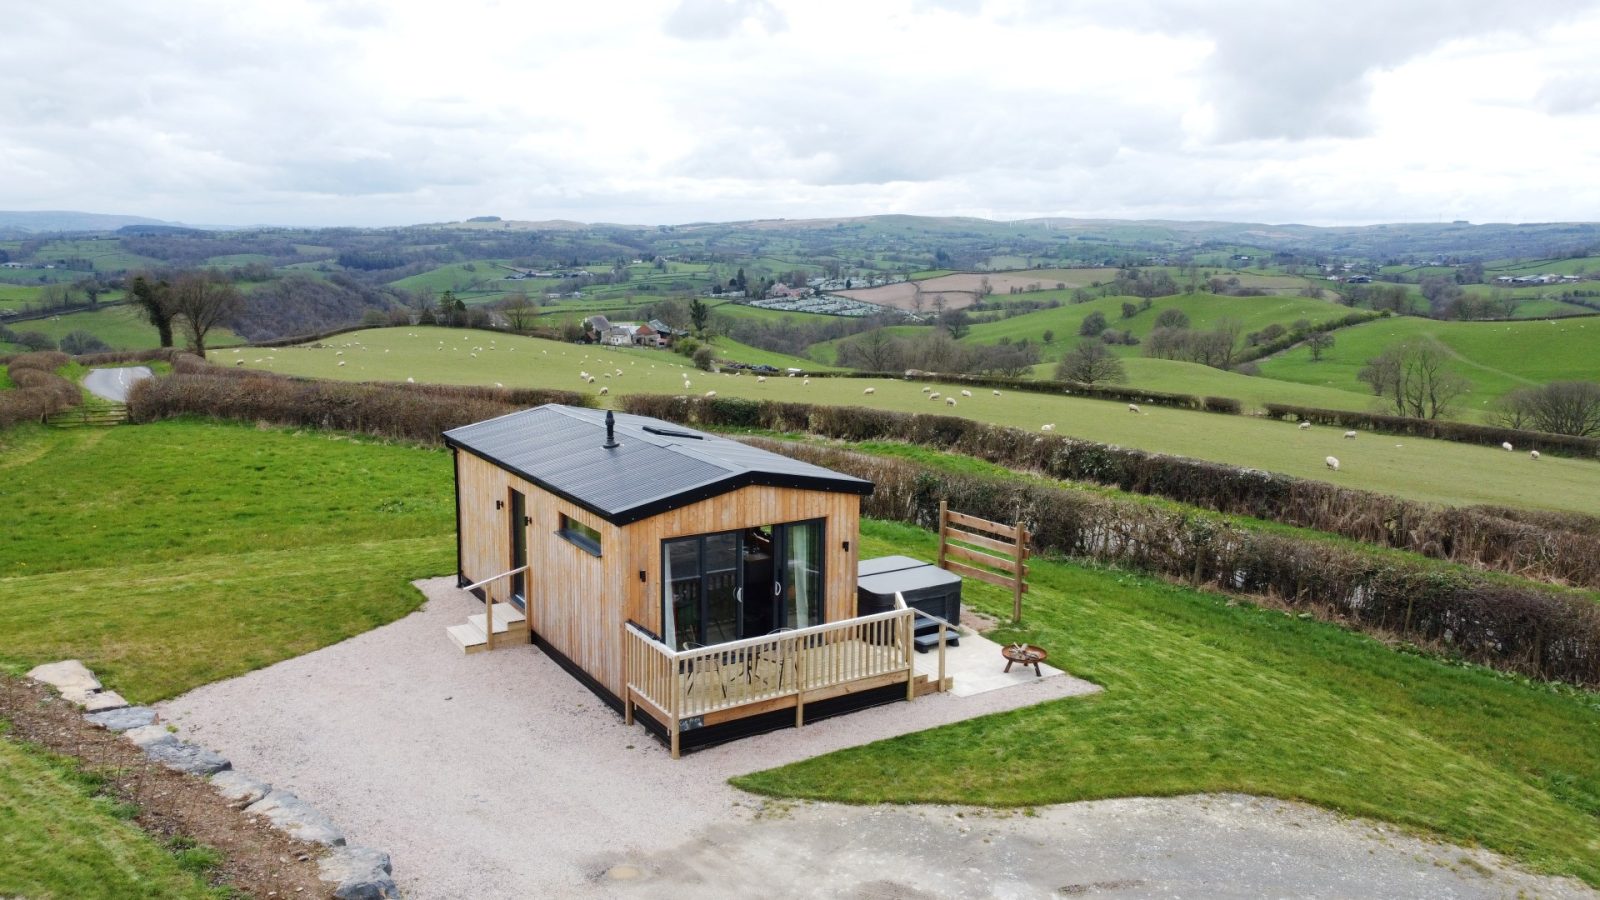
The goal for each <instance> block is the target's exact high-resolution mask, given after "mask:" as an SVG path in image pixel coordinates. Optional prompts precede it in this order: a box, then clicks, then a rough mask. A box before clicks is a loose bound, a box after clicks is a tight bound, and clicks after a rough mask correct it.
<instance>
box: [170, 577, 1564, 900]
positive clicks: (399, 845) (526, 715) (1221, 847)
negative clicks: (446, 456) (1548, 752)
mask: <svg viewBox="0 0 1600 900" xmlns="http://www.w3.org/2000/svg"><path fill="white" fill-rule="evenodd" d="M419 587H421V588H422V589H423V590H424V593H426V594H427V595H428V596H429V598H430V601H429V603H428V604H427V606H426V607H425V608H424V609H422V610H421V611H419V612H417V613H414V614H412V615H410V616H407V617H406V618H404V619H402V620H400V621H398V622H395V623H393V624H390V625H387V626H384V627H382V628H378V629H375V630H373V631H370V632H367V633H366V634H363V635H360V636H357V637H355V638H352V639H350V640H348V641H345V642H343V643H340V644H337V645H334V646H332V647H327V648H324V649H322V650H319V651H316V652H314V653H310V654H307V655H305V656H302V657H298V658H296V659H291V660H286V661H284V662H281V663H278V664H277V665H274V666H271V667H269V668H266V669H262V670H260V671H257V672H253V673H251V674H248V675H245V676H241V677H239V678H235V679H231V680H229V681H224V682H219V683H217V684H213V685H208V686H206V687H202V688H199V689H197V690H195V691H192V692H190V693H189V694H186V695H184V696H182V697H179V698H176V699H174V700H172V701H170V702H168V703H165V704H162V705H161V707H160V711H161V713H162V715H163V717H165V718H167V719H168V720H169V721H172V722H174V723H176V724H177V725H178V726H179V727H180V728H181V729H182V731H183V732H185V733H186V735H187V736H188V737H190V738H191V739H193V740H196V741H199V742H201V743H203V744H205V745H207V746H209V747H211V748H212V749H215V750H217V751H219V752H221V753H222V754H223V755H225V756H227V757H229V758H230V759H232V760H233V762H234V764H235V765H236V766H237V767H238V768H239V769H241V770H243V771H245V772H249V773H251V774H254V775H257V776H260V777H263V778H265V779H266V780H268V781H270V782H272V783H273V784H275V785H277V786H279V787H284V788H288V789H290V790H293V791H294V792H296V793H297V794H299V795H300V796H301V797H304V798H305V799H307V800H308V801H310V802H311V803H313V804H315V805H316V806H318V807H319V808H320V809H322V810H323V811H324V812H326V813H328V814H329V815H330V816H331V817H332V818H333V820H334V821H335V822H337V823H338V824H339V825H340V826H341V827H342V828H343V829H344V831H345V833H346V834H347V835H348V836H349V838H350V840H351V842H352V843H357V844H363V845H366V846H372V847H380V848H383V849H385V850H388V851H390V852H391V853H393V855H394V860H395V876H396V879H397V880H398V881H399V882H400V884H401V886H402V887H403V888H404V889H405V890H406V893H407V896H408V897H413V898H418V897H420V898H435V897H437V898H445V897H474V898H498V897H529V896H592V895H605V896H610V895H616V896H639V897H671V896H683V895H685V894H686V893H687V892H689V891H693V892H694V893H695V894H696V895H697V896H700V897H741V898H745V897H750V896H752V892H755V894H756V895H764V896H765V897H790V896H795V897H801V896H816V897H840V896H844V897H859V898H880V900H889V898H902V897H903V898H913V897H945V896H949V897H957V896H960V897H983V896H992V897H1025V896H1045V895H1059V893H1060V892H1061V891H1062V890H1063V889H1065V891H1066V892H1067V893H1088V892H1093V893H1095V895H1096V896H1102V895H1104V896H1119V895H1120V896H1148V895H1150V894H1156V893H1177V894H1192V893H1196V892H1203V893H1206V894H1209V895H1213V896H1217V895H1226V894H1229V893H1233V894H1235V895H1239V896H1246V895H1251V896H1253V895H1259V894H1280V895H1296V896H1306V895H1316V894H1323V895H1337V896H1373V895H1387V896H1419V897H1420V896H1431V897H1454V896H1460V897H1494V896H1505V895H1510V894H1514V893H1515V892H1516V890H1517V889H1519V888H1530V889H1532V890H1534V891H1536V892H1537V893H1539V894H1541V895H1544V896H1556V895H1563V894H1566V895H1574V896H1576V895H1580V894H1582V893H1583V891H1582V889H1581V888H1579V887H1576V886H1573V885H1571V884H1569V883H1565V882H1557V881H1553V880H1538V879H1531V878H1529V877H1527V876H1522V875H1518V874H1515V873H1511V872H1506V871H1502V869H1503V868H1504V867H1503V865H1502V863H1500V862H1499V861H1498V860H1496V859H1495V858H1493V857H1492V856H1491V855H1489V854H1483V853H1478V852H1472V853H1468V852H1467V851H1463V850H1460V849H1457V848H1451V847H1448V846H1443V845H1433V844H1427V843H1424V842H1421V841H1417V840H1414V839H1411V838H1406V837H1403V836H1399V835H1396V834H1393V833H1389V832H1387V831H1382V830H1381V829H1378V828H1377V827H1376V826H1373V825H1371V824H1368V823H1361V822H1347V821H1342V820H1339V819H1337V818H1335V817H1333V816H1331V815H1329V814H1327V813H1323V812H1320V811H1317V810H1313V809H1310V808H1307V807H1301V806H1297V805H1293V804H1284V803H1275V802H1270V801H1257V800H1252V799H1250V798H1181V799H1178V800H1122V801H1106V802H1101V803H1087V804H1071V805H1067V806H1061V807H1053V808H1046V809H1044V810H1042V811H1040V815H1038V816H1033V817H1025V816H1021V815H1014V814H1008V813H1001V814H996V813H994V812H991V811H981V810H968V811H963V810H957V809H954V808H950V807H893V808H880V807H846V806H838V805H834V804H789V803H782V802H771V803H769V802H764V801H763V800H762V799H760V798H756V797H752V796H750V795H747V794H744V793H741V792H739V791H737V790H735V789H733V788H732V787H729V786H728V785H727V783H726V780H727V779H728V778H729V777H730V776H733V775H737V774H742V773H745V772H750V771H756V770H760V769H765V768H769V767H771V766H775V765H780V764H782V763H785V762H789V761H793V760H798V759H803V758H806V757H809V756H813V755H816V754H819V753H825V752H828V751H831V750H834V749H838V748H841V747H847V746H853V745H856V744H861V743H866V742H869V741H873V740H878V739H881V738H884V737H889V736H892V735H896V734H902V733H905V732H909V731H916V730H920V729H923V728H929V727H933V726H936V725H939V724H943V723H946V722H950V721H956V720H959V719H964V718H969V717H972V716H977V715H982V714H985V713H989V712H995V711H999V710H1003V709H1010V708H1015V707H1018V706H1024V705H1030V704H1034V703H1039V702H1043V701H1046V700H1052V699H1057V698H1060V697H1066V696H1070V695H1073V694H1075V693H1081V692H1084V691H1086V690H1092V689H1093V686H1092V685H1088V684H1086V683H1085V682H1082V681H1078V680H1076V679H1073V678H1067V677H1058V678H1047V679H1043V680H1041V681H1038V682H1036V683H1031V684H1027V685H1024V686H1020V687H1016V688H1008V689H1005V690H997V691H992V692H989V693H985V694H978V695H975V696H971V697H962V698H958V697H955V696H954V695H950V694H941V695H932V696H928V697H923V698H920V699H918V700H916V701H914V702H912V703H898V704H893V705H891V706H888V707H883V708H879V709H875V710H868V711H864V712H860V713H856V714H853V715H849V716H842V717H839V718H835V719H829V720H826V721H822V722H817V723H815V724H811V725H807V726H806V727H805V728H803V729H801V730H798V731H796V730H793V729H788V730H784V731H778V732H773V733H771V734H766V735H761V736H758V737H754V738H749V739H745V740H742V741H735V742H733V743H730V744H725V745H722V746H719V747H712V748H709V749H706V750H702V751H699V752H696V753H692V754H688V755H686V756H685V757H684V758H683V759H681V760H677V761H673V760H672V759H670V758H669V756H668V754H667V752H666V750H665V749H664V748H663V747H662V746H661V745H660V744H659V743H658V742H656V740H655V739H654V738H652V737H650V736H649V735H647V734H646V733H645V732H644V730H643V729H642V728H639V727H634V728H627V727H625V726H624V725H623V724H622V720H621V717H620V716H618V715H617V714H616V713H614V712H613V711H611V709H610V708H609V707H606V706H605V705H604V704H602V703H601V702H600V701H599V700H598V699H597V698H595V697H594V695H593V694H591V693H589V692H588V690H587V689H585V688H583V687H582V686H581V685H579V684H578V682H577V681H576V680H574V679H573V678H572V677H570V676H569V675H567V674H566V673H565V672H563V671H561V670H560V669H559V668H557V667H556V665H555V664H554V663H553V662H551V661H550V659H549V658H548V657H546V656H545V655H544V654H542V653H540V652H539V651H538V650H536V649H535V648H533V647H516V648H506V649H501V650H496V651H494V652H493V653H488V654H478V655H475V656H471V657H466V656H462V655H461V654H460V652H459V651H458V650H457V649H456V648H455V646H454V645H453V644H451V642H450V640H449V639H448V638H447V637H446V636H445V633H444V628H445V626H446V625H451V624H456V623H459V622H461V621H463V620H464V619H465V617H466V616H467V615H468V614H469V613H471V612H475V611H478V610H481V605H480V604H478V603H476V602H475V601H473V600H471V599H470V598H468V597H467V595H465V594H463V593H462V592H460V591H458V590H456V589H455V587H454V579H452V578H440V579H432V580H430V581H426V582H419ZM330 602H334V601H332V600H330ZM1374 835H1377V836H1376V837H1375V836H1374ZM1464 858H1470V859H1472V860H1474V862H1473V863H1472V864H1468V863H1465V862H1463V861H1462V860H1463V859H1464ZM1479 867H1482V870H1483V872H1489V873H1493V874H1492V875H1484V874H1481V873H1480V871H1479Z"/></svg>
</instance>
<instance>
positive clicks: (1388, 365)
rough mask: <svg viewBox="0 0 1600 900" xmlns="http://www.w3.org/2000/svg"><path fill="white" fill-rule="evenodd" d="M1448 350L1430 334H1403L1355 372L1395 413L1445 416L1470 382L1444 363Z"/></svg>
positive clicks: (1415, 415) (1468, 386) (1417, 416)
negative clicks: (1397, 340) (1400, 338)
mask: <svg viewBox="0 0 1600 900" xmlns="http://www.w3.org/2000/svg"><path fill="white" fill-rule="evenodd" d="M1449 359H1450V354H1449V352H1448V351H1447V350H1445V348H1444V347H1443V346H1441V345H1440V344H1439V343H1438V342H1437V341H1435V340H1433V339H1432V338H1427V337H1413V338H1407V339H1405V340H1403V341H1401V342H1399V343H1398V344H1394V345H1391V346H1390V347H1389V348H1388V349H1386V350H1384V351H1383V353H1381V354H1379V355H1378V356H1376V357H1374V358H1373V359H1370V360H1368V361H1367V365H1366V367H1365V368H1363V369H1362V370H1361V372H1360V373H1359V374H1358V375H1357V376H1356V377H1357V378H1359V379H1361V380H1362V381H1364V382H1366V383H1367V384H1368V385H1369V386H1370V387H1371V388H1372V392H1373V393H1374V394H1376V395H1377V396H1379V397H1382V398H1383V399H1384V403H1385V405H1387V406H1389V407H1391V408H1392V409H1393V410H1394V412H1395V414H1396V415H1401V416H1412V417H1414V418H1419V419H1438V418H1444V417H1447V416H1448V415H1449V414H1450V413H1451V412H1453V411H1454V409H1455V405H1456V401H1457V400H1459V399H1460V397H1461V395H1462V394H1464V393H1466V392H1467V391H1469V390H1471V389H1472V383H1471V382H1470V381H1468V380H1467V379H1466V378H1465V377H1463V376H1462V375H1460V374H1459V373H1457V372H1452V371H1450V369H1449V368H1448V367H1447V364H1448V362H1449Z"/></svg>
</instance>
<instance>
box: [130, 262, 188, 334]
mask: <svg viewBox="0 0 1600 900" xmlns="http://www.w3.org/2000/svg"><path fill="white" fill-rule="evenodd" d="M128 295H129V296H130V297H132V298H133V305H134V306H136V307H138V309H139V313H140V314H141V315H143V316H144V317H145V319H146V320H147V321H149V323H150V324H151V325H154V326H155V327H156V334H157V336H159V337H160V339H161V346H163V347H171V346H172V317H173V315H174V314H175V313H176V310H174V309H173V305H172V285H170V284H168V283H167V282H166V281H165V280H155V276H153V275H144V274H140V275H135V276H134V277H133V283H132V284H130V285H128Z"/></svg>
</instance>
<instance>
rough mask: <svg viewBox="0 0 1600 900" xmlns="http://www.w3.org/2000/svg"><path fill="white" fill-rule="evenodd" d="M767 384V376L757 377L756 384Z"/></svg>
mask: <svg viewBox="0 0 1600 900" xmlns="http://www.w3.org/2000/svg"><path fill="white" fill-rule="evenodd" d="M766 383H767V376H765V375H757V376H756V384H766Z"/></svg>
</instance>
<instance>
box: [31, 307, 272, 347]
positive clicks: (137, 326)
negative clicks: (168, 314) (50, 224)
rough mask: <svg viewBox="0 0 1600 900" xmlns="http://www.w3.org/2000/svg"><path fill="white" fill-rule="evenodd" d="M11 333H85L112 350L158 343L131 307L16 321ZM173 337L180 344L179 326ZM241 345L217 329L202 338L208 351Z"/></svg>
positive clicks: (58, 336) (152, 330) (53, 335)
mask: <svg viewBox="0 0 1600 900" xmlns="http://www.w3.org/2000/svg"><path fill="white" fill-rule="evenodd" d="M12 330H14V331H38V332H41V333H43V334H46V335H49V336H50V337H51V338H54V339H55V340H57V341H59V340H61V339H62V338H63V337H66V336H67V334H68V333H70V332H73V331H87V332H89V333H90V334H92V335H94V336H95V337H97V338H99V339H100V340H102V341H105V342H106V344H107V345H108V346H109V347H111V349H113V350H149V349H152V348H154V347H157V346H159V345H160V343H161V342H160V339H159V338H158V336H157V335H156V329H155V326H153V325H151V324H150V323H149V322H147V321H145V320H144V319H143V318H142V317H140V315H139V313H138V312H137V311H136V310H135V309H134V308H133V307H132V306H127V305H118V306H103V307H101V308H100V309H96V310H92V311H88V312H75V313H68V314H66V315H62V316H54V317H52V318H48V319H34V320H33V321H31V322H19V323H17V324H16V325H13V326H12ZM175 335H176V338H177V340H178V341H179V343H180V345H181V343H182V341H183V330H182V328H181V327H180V328H178V329H176V330H175ZM243 342H244V339H243V338H241V337H239V336H238V335H236V334H234V333H233V332H231V331H229V330H228V329H226V328H221V327H218V328H214V329H212V331H211V334H210V335H208V336H207V338H206V344H207V346H208V347H211V348H216V347H228V346H232V345H234V344H240V343H243Z"/></svg>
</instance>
